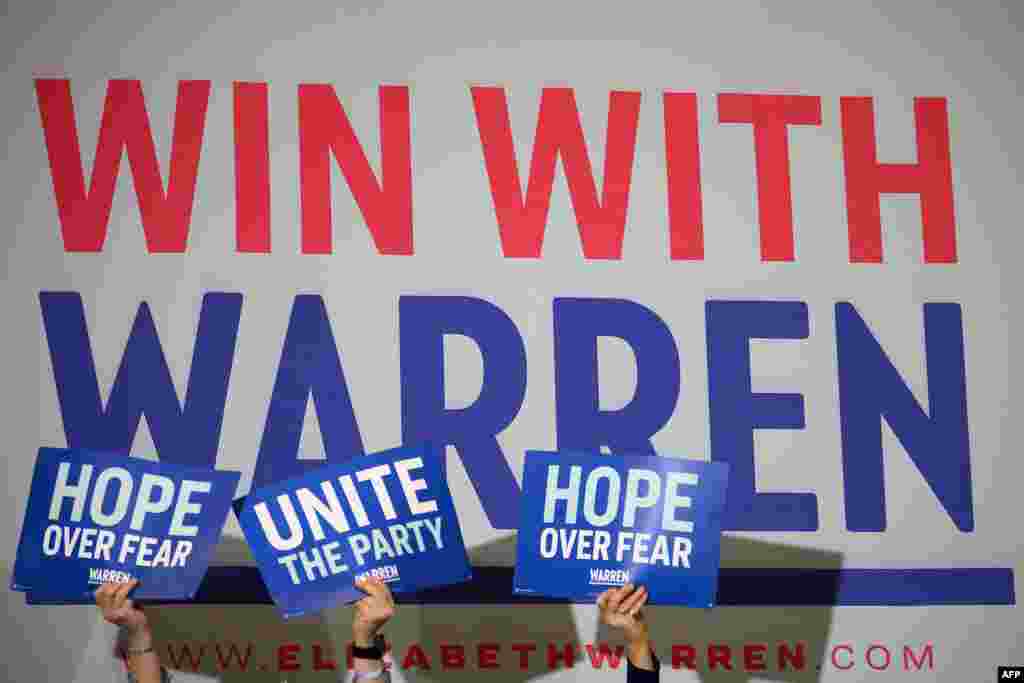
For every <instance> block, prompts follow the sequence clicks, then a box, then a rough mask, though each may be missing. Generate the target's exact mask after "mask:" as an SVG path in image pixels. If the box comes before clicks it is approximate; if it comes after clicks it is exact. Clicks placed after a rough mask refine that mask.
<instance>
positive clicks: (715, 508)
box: [514, 451, 728, 607]
mask: <svg viewBox="0 0 1024 683" xmlns="http://www.w3.org/2000/svg"><path fill="white" fill-rule="evenodd" d="M727 479H728V466H727V465H725V464H724V463H719V462H703V461H700V460H686V459H680V458H664V457H652V456H633V455H629V456H625V457H618V456H607V455H600V456H595V455H587V454H583V453H579V452H576V453H573V452H561V453H546V452H539V451H528V452H527V453H526V460H525V463H524V466H523V495H522V502H521V509H520V510H521V517H520V525H519V535H518V539H517V542H516V570H515V579H514V588H515V592H517V593H523V594H534V595H545V596H550V597H559V598H570V599H573V600H579V601H586V602H591V601H593V600H594V599H595V598H596V597H597V596H598V595H600V594H601V593H602V592H604V591H605V590H607V589H608V588H609V587H617V586H621V585H623V584H625V583H630V582H631V583H638V584H642V585H644V586H646V587H647V590H648V591H649V594H650V598H649V601H650V602H651V603H652V604H665V605H688V606H691V607H711V606H712V605H714V603H715V595H716V590H717V584H718V564H719V545H720V541H721V525H722V510H723V507H724V504H725V488H726V483H727Z"/></svg>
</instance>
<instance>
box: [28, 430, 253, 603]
mask: <svg viewBox="0 0 1024 683" xmlns="http://www.w3.org/2000/svg"><path fill="white" fill-rule="evenodd" d="M239 476H240V475H239V473H238V472H227V471H220V470H205V469H197V468H190V467H181V466H179V465H170V464H166V463H158V462H150V461H147V460H141V459H139V458H132V457H128V455H127V454H126V453H103V452H97V451H87V450H81V449H65V448H40V449H39V455H38V457H37V458H36V464H35V470H34V471H33V474H32V489H31V491H30V492H29V498H28V506H27V508H26V510H25V519H24V522H23V524H22V529H21V540H20V542H19V543H18V553H17V557H16V559H15V563H14V575H13V576H12V578H11V589H12V590H16V591H26V592H29V593H30V594H31V595H32V597H33V598H35V599H37V600H38V601H39V603H40V604H42V603H43V602H51V603H61V602H67V603H76V602H84V601H90V600H91V599H92V593H93V592H94V591H95V589H96V587H97V586H99V585H100V584H102V583H107V582H125V581H128V580H131V579H138V580H139V581H140V585H139V587H138V588H137V589H136V590H135V592H134V593H133V597H135V598H138V599H142V600H146V599H150V600H185V599H189V598H192V597H193V596H194V595H195V593H196V591H197V590H198V588H199V583H200V582H201V581H202V579H203V575H204V574H205V573H206V568H207V566H208V565H209V563H210V557H211V554H212V552H213V549H214V547H215V546H216V544H217V541H218V540H219V539H220V532H221V528H222V527H223V526H224V521H225V520H226V519H227V514H228V510H229V509H230V507H231V500H232V498H233V497H234V494H235V489H236V487H237V486H238V479H239Z"/></svg>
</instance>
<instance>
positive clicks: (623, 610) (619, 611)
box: [597, 583, 656, 670]
mask: <svg viewBox="0 0 1024 683" xmlns="http://www.w3.org/2000/svg"><path fill="white" fill-rule="evenodd" d="M646 604H647V589H646V588H644V587H643V586H635V585H633V584H631V583H627V584H626V585H625V586H623V587H622V588H610V589H608V590H606V591H605V592H604V593H601V595H600V596H598V598H597V606H598V608H599V609H600V610H601V621H602V622H604V623H605V624H607V625H608V626H611V627H612V628H617V629H619V630H620V631H622V633H623V635H625V636H626V640H627V641H628V642H629V660H630V661H631V662H632V663H633V665H634V666H636V667H639V668H641V669H648V670H653V669H655V668H656V667H655V663H654V657H653V655H652V653H651V643H650V635H649V634H648V631H647V622H646V621H644V613H643V606H644V605H646Z"/></svg>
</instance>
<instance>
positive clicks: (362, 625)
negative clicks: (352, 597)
mask: <svg viewBox="0 0 1024 683" xmlns="http://www.w3.org/2000/svg"><path fill="white" fill-rule="evenodd" d="M356 588H358V589H359V590H361V591H363V592H364V593H366V597H364V598H362V599H360V600H359V601H358V602H356V604H355V611H354V612H353V614H352V638H353V640H354V641H355V644H356V645H357V646H359V647H372V646H373V641H374V639H375V638H376V636H377V632H378V631H379V630H380V628H381V627H382V626H384V624H386V623H387V621H388V619H390V618H391V617H393V616H394V615H395V600H394V598H393V597H392V596H391V591H390V590H389V589H388V587H387V584H385V583H384V582H383V581H381V580H380V579H377V578H374V577H367V578H365V579H357V580H356Z"/></svg>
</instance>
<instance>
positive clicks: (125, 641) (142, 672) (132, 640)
mask: <svg viewBox="0 0 1024 683" xmlns="http://www.w3.org/2000/svg"><path fill="white" fill-rule="evenodd" d="M120 644H121V650H122V652H123V653H124V657H125V661H126V664H127V666H128V671H130V672H131V674H132V678H133V679H134V680H135V681H137V682H138V683H161V681H162V680H163V671H162V669H163V667H162V665H161V664H160V658H159V657H158V656H157V654H156V646H155V643H154V642H153V634H152V633H151V632H150V630H149V628H148V627H143V628H140V629H138V630H136V631H130V630H128V629H122V632H121V634H120Z"/></svg>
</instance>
